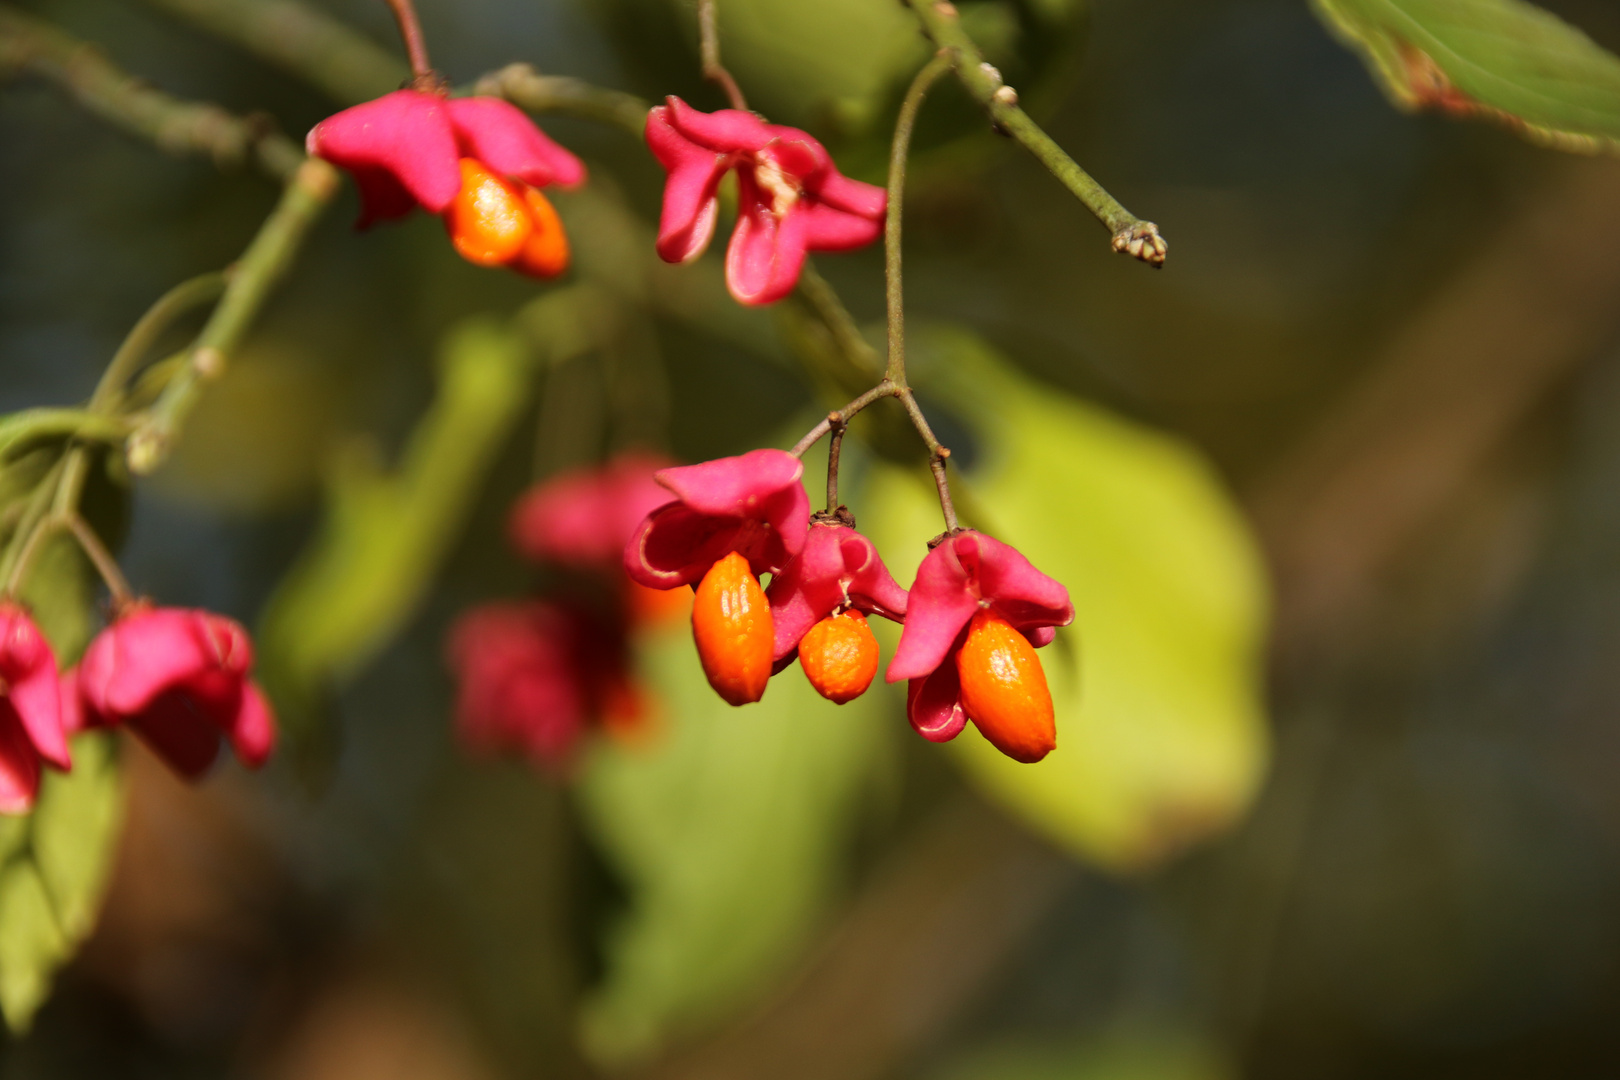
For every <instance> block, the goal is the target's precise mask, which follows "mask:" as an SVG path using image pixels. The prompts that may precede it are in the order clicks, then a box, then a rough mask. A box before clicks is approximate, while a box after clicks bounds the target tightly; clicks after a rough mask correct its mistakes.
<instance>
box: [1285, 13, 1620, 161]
mask: <svg viewBox="0 0 1620 1080" xmlns="http://www.w3.org/2000/svg"><path fill="white" fill-rule="evenodd" d="M1312 2H1313V6H1314V7H1315V9H1316V11H1317V14H1318V15H1320V16H1321V18H1322V20H1323V21H1324V22H1325V23H1327V24H1328V26H1329V28H1330V29H1332V30H1333V31H1335V33H1337V35H1338V36H1339V37H1340V39H1341V40H1343V41H1344V42H1345V44H1347V45H1349V46H1350V47H1351V48H1352V49H1354V50H1355V51H1356V52H1358V53H1360V54H1361V56H1362V57H1363V59H1364V60H1365V61H1366V62H1367V66H1368V67H1369V68H1370V69H1371V70H1372V72H1373V74H1374V75H1375V76H1376V77H1377V78H1378V81H1379V82H1380V83H1381V84H1382V85H1383V87H1384V89H1385V91H1386V92H1387V93H1388V94H1389V95H1390V97H1391V98H1392V99H1393V100H1394V101H1395V103H1396V104H1397V105H1399V106H1401V107H1402V108H1406V109H1419V108H1439V109H1442V110H1444V111H1446V112H1449V113H1452V114H1454V115H1459V116H1483V117H1488V118H1490V119H1494V120H1497V121H1500V122H1502V123H1504V124H1507V125H1508V126H1509V127H1512V128H1515V129H1517V130H1519V131H1521V132H1522V133H1523V134H1524V135H1526V136H1527V137H1528V138H1530V139H1532V140H1534V141H1536V142H1539V143H1543V144H1545V145H1549V146H1555V147H1558V148H1559V149H1563V150H1579V151H1585V152H1592V151H1596V150H1609V151H1613V150H1615V149H1616V148H1620V58H1617V57H1615V56H1614V55H1613V54H1612V53H1609V52H1608V51H1606V50H1604V49H1603V48H1601V47H1600V46H1598V45H1597V44H1596V43H1595V42H1593V41H1592V39H1591V38H1589V37H1587V36H1586V35H1585V34H1584V33H1582V32H1581V31H1580V30H1577V29H1576V28H1575V27H1573V26H1570V25H1569V24H1568V23H1566V22H1564V21H1563V20H1562V19H1560V18H1558V17H1557V16H1556V15H1553V14H1551V13H1550V12H1547V11H1544V10H1542V9H1541V8H1539V7H1536V6H1535V5H1533V4H1527V3H1522V2H1521V0H1312Z"/></svg>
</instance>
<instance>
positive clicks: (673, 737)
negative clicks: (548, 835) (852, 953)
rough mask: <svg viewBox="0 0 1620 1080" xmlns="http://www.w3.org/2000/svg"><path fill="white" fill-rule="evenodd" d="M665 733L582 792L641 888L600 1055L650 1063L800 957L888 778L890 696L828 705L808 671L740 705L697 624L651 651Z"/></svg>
mask: <svg viewBox="0 0 1620 1080" xmlns="http://www.w3.org/2000/svg"><path fill="white" fill-rule="evenodd" d="M641 661H642V665H643V667H642V670H643V674H644V676H645V677H646V679H647V681H648V683H649V685H650V686H651V687H652V688H653V689H654V690H655V692H656V693H657V695H658V697H659V700H660V713H661V719H660V721H659V724H660V726H661V728H662V730H661V732H659V733H658V734H657V735H656V736H655V737H654V741H653V742H652V743H651V745H648V746H646V747H642V748H636V747H631V748H620V747H613V746H604V747H602V748H601V750H600V752H599V753H597V754H596V755H595V756H594V757H593V758H592V760H591V761H590V763H589V765H588V767H587V768H586V770H585V773H584V776H583V779H582V783H581V784H580V786H579V794H580V799H581V803H582V805H583V807H584V812H585V817H586V822H587V825H588V827H589V829H590V832H591V833H592V835H593V836H594V837H595V839H596V840H597V841H598V843H599V844H600V845H601V847H602V849H603V850H604V851H605V852H606V854H607V856H608V858H609V860H610V861H611V863H612V864H613V867H614V869H615V870H616V871H617V873H618V874H620V875H622V877H623V879H624V882H625V884H626V885H627V886H629V890H630V895H631V898H632V899H631V901H630V906H629V909H628V910H627V911H626V912H625V913H624V915H623V917H622V919H621V920H620V921H619V923H618V924H617V925H616V926H615V927H614V928H613V929H612V932H611V934H610V937H609V942H608V950H607V976H606V980H605V982H604V983H603V985H602V986H601V987H600V988H599V989H598V991H597V992H596V994H595V995H594V997H593V998H591V999H590V1001H589V1002H588V1005H587V1009H586V1013H585V1017H584V1036H585V1042H586V1045H587V1047H588V1048H589V1049H590V1050H591V1052H592V1053H593V1054H594V1056H596V1057H597V1058H598V1059H600V1060H603V1061H607V1062H617V1061H625V1060H629V1059H636V1058H642V1057H645V1056H647V1055H648V1054H649V1053H650V1052H652V1051H654V1050H655V1049H657V1048H658V1046H659V1045H660V1044H661V1043H663V1042H664V1041H665V1040H666V1039H667V1038H668V1037H669V1036H671V1035H673V1034H677V1033H679V1032H681V1031H683V1030H690V1029H693V1028H696V1027H698V1026H700V1025H702V1024H704V1023H705V1022H706V1021H712V1020H713V1019H714V1018H716V1017H718V1016H720V1015H723V1014H724V1013H726V1012H727V1011H729V1010H734V1009H736V1008H737V1007H738V1006H739V1005H740V1004H742V1003H743V1002H746V1001H747V1000H748V996H749V995H750V994H751V993H755V992H757V991H759V990H761V989H762V988H763V987H765V986H768V985H769V984H770V983H771V980H772V978H773V977H775V976H780V975H781V974H782V971H783V968H784V966H785V965H786V964H787V963H788V962H790V961H791V960H792V959H793V958H794V956H795V955H796V954H797V952H798V949H799V947H800V946H802V944H803V943H804V941H805V936H806V933H807V931H809V930H810V929H811V927H812V926H813V925H814V923H815V920H816V918H817V916H818V914H819V913H820V911H821V905H822V903H823V902H824V901H825V899H826V898H827V896H828V892H829V889H830V888H831V887H832V886H833V884H834V883H835V881H836V879H837V876H838V870H839V867H840V865H841V848H842V845H843V844H844V842H845V840H846V839H847V837H848V833H849V828H850V825H851V824H852V821H853V812H854V810H855V809H856V806H857V803H858V800H859V796H860V795H861V793H862V792H863V789H866V788H867V787H868V786H869V785H870V783H871V782H872V781H873V779H874V778H875V777H876V776H878V775H880V774H881V772H882V770H883V769H884V768H885V766H886V764H887V762H888V760H889V755H888V753H887V749H888V747H889V746H891V745H892V743H891V742H890V741H889V736H890V735H892V734H896V733H897V732H896V729H895V727H894V725H893V723H892V722H893V721H894V720H895V719H896V717H895V716H894V710H893V701H892V699H891V698H890V697H889V696H888V695H885V694H868V695H866V696H865V697H862V698H858V699H856V700H855V701H853V702H851V703H849V704H848V705H843V706H837V705H833V704H832V703H831V702H828V701H825V700H823V699H822V698H821V697H819V696H818V695H817V694H816V692H815V691H814V690H812V689H811V688H810V684H809V683H808V682H807V681H806V680H805V678H804V676H803V674H802V673H801V672H799V671H798V669H797V668H796V667H795V668H790V669H788V670H787V671H784V672H783V673H781V674H780V675H778V676H776V677H775V678H774V679H772V680H771V684H770V687H769V688H768V689H767V691H766V693H765V698H764V700H763V701H761V702H760V703H759V704H757V705H749V706H744V707H743V708H740V709H734V708H732V707H731V706H729V705H727V704H725V702H723V701H721V700H720V698H719V697H718V696H716V694H715V693H714V691H713V690H711V689H710V688H709V685H708V683H707V682H706V681H705V679H704V677H703V671H702V669H701V668H700V667H699V666H698V659H697V650H696V649H695V647H694V646H693V644H692V636H691V631H690V629H689V628H688V627H687V626H686V625H684V623H682V624H680V625H677V626H675V627H673V628H671V629H669V630H667V631H664V632H663V633H661V634H659V635H658V636H657V637H655V638H653V639H651V640H649V641H647V642H646V643H645V646H644V648H643V649H642V650H641Z"/></svg>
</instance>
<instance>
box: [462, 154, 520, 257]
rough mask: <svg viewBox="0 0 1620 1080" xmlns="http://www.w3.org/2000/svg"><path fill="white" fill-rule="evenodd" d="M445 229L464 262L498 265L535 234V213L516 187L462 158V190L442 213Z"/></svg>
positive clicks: (478, 162) (481, 164)
mask: <svg viewBox="0 0 1620 1080" xmlns="http://www.w3.org/2000/svg"><path fill="white" fill-rule="evenodd" d="M444 227H445V229H446V230H448V231H449V233H450V242H451V243H452V244H454V245H455V248H456V252H457V253H458V254H459V255H460V256H461V257H462V258H463V259H466V260H467V261H468V262H470V263H477V264H478V265H479V266H501V265H504V264H506V263H509V262H511V261H512V260H513V259H515V258H517V257H518V256H519V255H520V254H521V253H522V252H523V248H524V245H525V244H527V243H528V242H529V237H530V236H531V235H532V234H533V233H534V214H533V211H531V210H530V209H529V205H528V203H527V202H525V201H524V198H523V191H522V190H521V189H520V188H519V186H518V185H517V184H514V183H513V182H512V181H510V180H507V179H505V178H504V177H500V176H496V175H495V174H494V173H492V172H490V171H489V169H487V168H485V167H484V164H483V163H482V162H480V161H475V160H474V159H472V158H462V159H461V190H460V191H458V192H456V197H455V198H454V199H452V200H451V202H450V207H449V209H447V210H445V212H444Z"/></svg>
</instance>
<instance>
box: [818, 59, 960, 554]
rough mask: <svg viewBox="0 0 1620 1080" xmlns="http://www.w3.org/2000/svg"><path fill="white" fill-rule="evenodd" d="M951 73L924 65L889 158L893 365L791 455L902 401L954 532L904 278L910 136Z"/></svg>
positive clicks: (831, 475) (833, 486)
mask: <svg viewBox="0 0 1620 1080" xmlns="http://www.w3.org/2000/svg"><path fill="white" fill-rule="evenodd" d="M950 68H951V57H950V56H949V55H948V54H947V53H946V52H945V51H943V50H942V51H941V52H940V53H939V55H937V56H935V57H934V58H933V59H932V60H930V61H929V62H928V63H927V64H926V65H924V66H923V69H922V70H921V71H919V72H918V73H917V76H916V78H915V79H913V80H912V82H911V88H910V89H909V90H908V91H907V92H906V97H905V100H904V102H902V104H901V106H900V115H899V117H898V118H897V119H896V121H895V126H894V142H893V144H892V146H891V148H890V153H889V191H888V199H889V201H888V213H887V216H886V218H885V219H884V228H883V240H884V271H885V283H886V297H887V301H888V362H887V364H886V365H885V367H884V373H883V379H882V381H880V382H879V383H878V384H877V385H876V386H874V387H873V388H872V389H870V390H868V391H867V392H866V393H864V394H862V395H861V396H860V397H858V398H856V399H855V400H854V401H851V402H850V403H849V404H848V405H845V406H844V407H843V408H842V409H838V410H836V411H834V412H831V413H829V414H827V418H826V419H825V420H823V421H821V423H819V424H817V425H816V426H815V427H813V428H811V429H810V431H809V432H807V433H806V434H805V436H804V438H802V439H800V440H799V441H798V443H797V444H796V445H795V446H794V448H793V450H792V451H791V453H792V454H793V455H794V456H795V457H799V456H802V455H803V454H804V452H805V451H806V450H808V449H809V448H810V447H811V446H813V445H815V443H816V440H818V439H820V438H821V437H822V436H823V435H826V434H827V433H828V432H833V433H834V436H835V438H841V437H842V435H843V429H844V428H845V427H846V426H847V425H848V424H849V421H850V419H851V418H852V417H853V416H854V415H855V414H856V413H858V412H860V411H861V410H862V409H864V408H866V407H867V406H868V405H870V404H872V403H873V402H874V401H877V400H878V399H880V398H886V397H893V398H899V399H900V403H901V404H902V405H904V406H905V409H906V415H907V416H908V417H910V419H911V424H912V426H913V427H914V428H916V429H917V434H918V435H919V436H920V437H921V438H922V441H923V444H924V445H926V446H927V447H928V465H929V469H930V470H932V472H933V474H934V483H935V486H936V487H937V488H938V489H939V508H940V512H941V513H942V514H943V515H944V517H945V528H946V530H947V532H950V531H954V530H955V529H956V528H957V527H958V526H957V520H956V508H955V506H954V505H953V504H952V502H951V490H950V482H949V480H948V478H947V476H946V470H945V462H946V461H947V460H948V459H949V458H950V456H951V452H950V450H949V449H948V448H946V447H944V446H942V445H940V441H939V439H938V438H937V437H936V436H935V435H934V429H933V428H932V427H931V426H929V423H928V418H927V417H926V416H924V415H923V411H922V408H921V407H920V406H918V404H917V398H916V395H915V394H913V393H912V392H911V384H910V383H909V382H908V381H907V380H906V341H905V335H906V324H905V292H904V288H903V283H902V279H901V224H902V218H903V215H904V210H905V206H904V199H905V186H906V159H907V158H908V157H909V156H910V153H911V133H912V130H913V129H914V128H915V127H916V124H917V112H918V110H920V109H921V108H922V103H923V100H924V99H925V98H926V97H927V96H928V91H929V88H930V87H932V86H933V85H934V83H935V82H937V81H938V80H939V77H940V76H941V75H943V74H945V72H947V71H949V70H950ZM834 321H835V320H833V319H829V320H828V323H829V325H832V324H833V322H834ZM852 325H853V324H852ZM835 445H836V444H835ZM837 462H838V456H837V454H836V452H830V453H829V454H828V457H827V470H828V476H827V510H828V512H829V513H830V512H831V511H832V510H834V509H835V508H836V503H837V490H838V478H837V469H838V464H837Z"/></svg>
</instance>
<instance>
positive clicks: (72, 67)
mask: <svg viewBox="0 0 1620 1080" xmlns="http://www.w3.org/2000/svg"><path fill="white" fill-rule="evenodd" d="M21 74H29V75H34V76H36V77H38V78H42V79H45V80H46V81H48V82H52V83H55V84H56V85H58V86H60V87H61V88H62V89H64V90H66V91H67V92H68V93H69V94H70V95H71V96H72V97H73V99H74V100H75V101H77V102H78V103H79V104H80V105H82V106H84V107H85V108H86V109H88V110H89V111H90V112H92V113H94V114H96V115H97V116H99V117H101V118H102V119H103V120H106V121H108V122H109V123H111V124H113V125H114V126H115V127H120V128H123V129H124V130H125V131H128V132H130V133H131V134H133V135H137V136H139V137H141V138H144V139H148V140H150V141H151V142H153V143H155V144H157V146H159V147H160V148H162V149H164V150H167V151H169V152H170V153H180V154H186V153H200V154H207V155H208V156H209V157H211V158H213V160H214V162H215V164H217V165H219V166H221V167H239V166H241V165H243V164H245V163H249V162H251V163H253V164H256V165H257V166H258V167H259V168H261V169H263V170H264V171H265V172H266V173H268V174H269V175H271V176H273V177H276V178H277V179H283V178H285V177H287V176H290V175H291V174H292V172H293V170H294V169H296V168H297V167H298V163H299V162H300V161H302V160H303V158H304V152H303V150H302V149H301V148H300V147H299V146H298V145H297V144H296V143H294V142H293V141H292V140H291V139H289V138H287V137H286V136H285V135H282V134H280V133H279V132H277V131H276V130H275V127H274V125H273V124H272V123H271V122H270V121H269V120H268V119H266V118H264V117H259V116H249V117H239V116H234V115H232V114H231V113H229V112H226V111H225V110H224V109H221V108H220V107H218V106H217V105H210V104H207V103H205V102H191V101H182V100H181V99H179V98H176V97H172V96H170V95H169V94H166V93H164V92H163V91H161V90H157V89H154V88H152V87H151V86H149V85H147V84H146V83H145V82H143V81H142V80H140V79H137V78H136V77H135V76H133V75H130V74H129V73H128V72H126V71H124V70H122V69H121V68H119V67H118V65H116V64H114V63H113V62H112V61H111V60H109V59H108V58H107V56H106V54H105V53H103V52H102V51H101V50H100V49H99V48H97V47H96V46H94V45H91V44H90V43H88V42H85V41H80V40H79V39H77V38H75V37H73V36H72V35H70V34H68V33H66V32H64V31H62V30H59V29H58V28H56V27H54V26H52V25H51V24H49V23H47V22H44V21H42V20H40V19H36V18H34V17H32V16H30V15H26V14H24V13H23V12H21V11H19V10H17V9H16V8H14V7H11V6H10V5H0V76H4V77H15V76H17V75H21Z"/></svg>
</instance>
